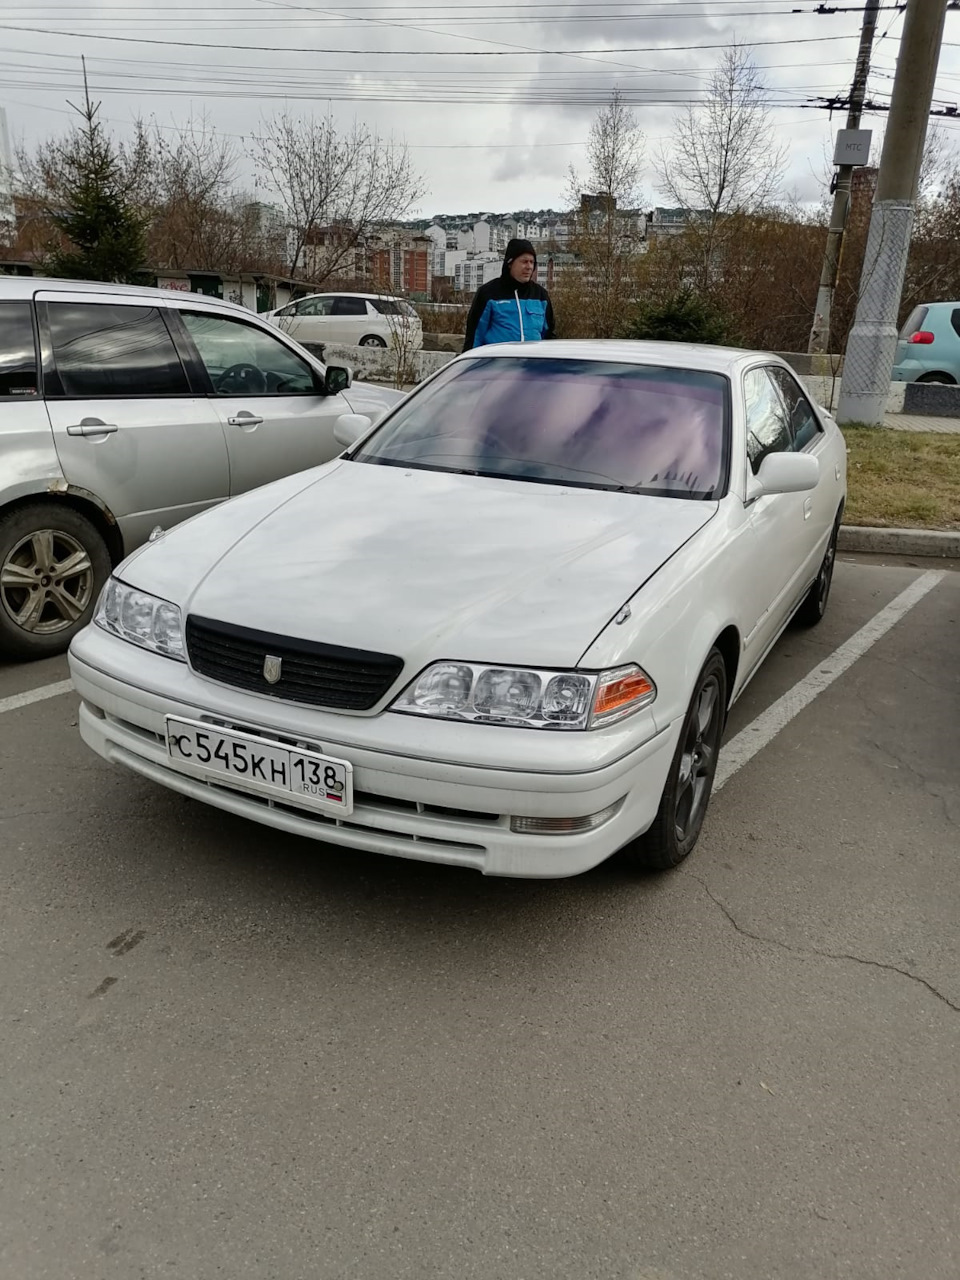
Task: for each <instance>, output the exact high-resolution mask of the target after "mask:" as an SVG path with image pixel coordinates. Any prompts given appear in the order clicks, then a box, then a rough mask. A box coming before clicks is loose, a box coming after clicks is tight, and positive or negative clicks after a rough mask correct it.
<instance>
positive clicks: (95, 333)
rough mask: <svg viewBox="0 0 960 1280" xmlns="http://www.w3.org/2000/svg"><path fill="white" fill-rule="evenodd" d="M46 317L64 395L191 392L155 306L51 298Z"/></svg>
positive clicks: (139, 395)
mask: <svg viewBox="0 0 960 1280" xmlns="http://www.w3.org/2000/svg"><path fill="white" fill-rule="evenodd" d="M47 322H48V324H49V327H50V339H51V342H52V345H53V362H54V365H55V366H56V371H57V375H58V377H59V382H60V388H59V392H60V394H62V395H63V396H66V397H68V398H74V397H96V398H98V399H99V398H111V399H116V398H118V397H123V398H129V397H133V396H136V397H138V398H142V397H144V396H180V395H189V394H190V387H189V384H188V382H187V375H186V373H185V372H184V368H183V365H182V364H181V363H180V357H179V356H178V355H177V349H176V347H175V346H174V345H173V339H172V338H171V337H170V334H169V332H168V330H167V326H166V325H165V324H164V321H163V317H162V315H161V314H160V310H159V308H157V307H129V306H126V305H120V304H114V303H104V302H50V303H48V304H47ZM56 393H57V391H56V389H53V394H56Z"/></svg>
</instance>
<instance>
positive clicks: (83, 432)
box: [67, 418, 119, 436]
mask: <svg viewBox="0 0 960 1280" xmlns="http://www.w3.org/2000/svg"><path fill="white" fill-rule="evenodd" d="M117 430H119V428H118V427H117V424H116V423H115V422H103V421H101V419H100V418H81V419H80V421H79V422H71V423H70V425H69V426H68V427H67V435H68V436H109V435H113V433H114V431H117Z"/></svg>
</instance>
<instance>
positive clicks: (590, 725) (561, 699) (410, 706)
mask: <svg viewBox="0 0 960 1280" xmlns="http://www.w3.org/2000/svg"><path fill="white" fill-rule="evenodd" d="M656 696H657V690H656V687H655V685H654V683H653V681H652V680H651V679H650V677H649V676H648V675H647V673H646V672H645V671H642V670H641V669H640V667H638V666H635V665H633V664H631V665H630V666H626V667H616V668H615V669H614V670H612V671H599V672H596V671H590V672H588V671H531V670H527V669H526V668H518V667H484V666H479V665H477V664H476V663H472V662H435V663H433V664H432V666H429V667H427V669H426V670H425V671H424V672H422V673H421V675H419V676H418V677H417V679H416V680H414V682H413V684H411V685H409V686H408V687H407V688H406V689H405V690H404V691H403V693H401V694H400V696H399V698H397V699H396V701H395V702H394V703H393V706H392V708H391V709H392V710H393V711H403V712H406V713H407V714H408V715H416V716H434V717H439V718H440V719H444V720H468V721H472V722H474V723H481V724H508V725H518V726H520V727H521V728H526V729H600V728H602V727H603V726H604V725H608V724H613V723H614V721H616V720H622V719H623V717H624V716H628V715H632V713H633V712H634V711H639V710H640V708H641V707H646V706H649V704H650V703H651V702H653V700H654V698H655V697H656Z"/></svg>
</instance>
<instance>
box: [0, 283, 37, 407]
mask: <svg viewBox="0 0 960 1280" xmlns="http://www.w3.org/2000/svg"><path fill="white" fill-rule="evenodd" d="M37 391H38V387H37V349H36V344H35V342H34V336H33V314H32V311H31V307H30V303H29V302H26V301H24V302H0V399H4V400H6V399H10V400H18V399H22V398H29V397H31V396H35V395H36V394H37Z"/></svg>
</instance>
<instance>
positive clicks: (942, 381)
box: [916, 373, 957, 387]
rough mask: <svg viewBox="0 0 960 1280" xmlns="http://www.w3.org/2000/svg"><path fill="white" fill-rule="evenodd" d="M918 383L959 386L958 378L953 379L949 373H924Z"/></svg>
mask: <svg viewBox="0 0 960 1280" xmlns="http://www.w3.org/2000/svg"><path fill="white" fill-rule="evenodd" d="M916 381H917V382H933V383H936V384H937V385H938V386H945V387H955V386H956V385H957V380H956V378H952V377H951V376H950V374H949V373H922V374H921V375H920V377H919V378H917V379H916Z"/></svg>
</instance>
